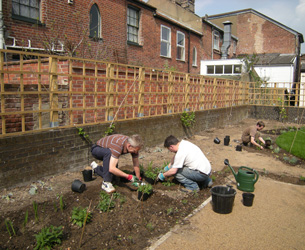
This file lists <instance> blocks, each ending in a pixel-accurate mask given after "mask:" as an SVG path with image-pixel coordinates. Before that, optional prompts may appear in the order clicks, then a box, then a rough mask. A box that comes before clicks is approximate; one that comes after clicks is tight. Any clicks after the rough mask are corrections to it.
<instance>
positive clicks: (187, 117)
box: [180, 111, 195, 128]
mask: <svg viewBox="0 0 305 250" xmlns="http://www.w3.org/2000/svg"><path fill="white" fill-rule="evenodd" d="M180 120H181V122H182V125H183V126H184V127H185V128H189V127H191V126H193V125H194V123H195V112H186V111H184V112H183V113H182V115H181V116H180Z"/></svg>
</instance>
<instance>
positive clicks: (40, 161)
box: [0, 106, 248, 188]
mask: <svg viewBox="0 0 305 250" xmlns="http://www.w3.org/2000/svg"><path fill="white" fill-rule="evenodd" d="M247 113H248V107H247V106H241V107H237V108H233V109H232V110H231V109H215V110H209V111H201V112H196V124H195V127H194V128H193V130H192V132H193V133H196V132H199V131H202V130H205V129H209V128H213V127H219V126H224V125H228V124H235V123H238V122H239V121H241V120H243V119H244V118H246V117H247ZM108 126H109V125H107V124H99V125H94V126H90V127H89V126H88V127H84V129H85V131H86V133H87V134H88V135H89V137H90V138H91V139H92V141H97V140H98V139H100V136H101V135H102V134H103V133H104V132H105V130H106V128H107V127H108ZM116 132H118V133H122V134H126V135H131V134H135V133H137V134H140V135H141V136H142V137H143V138H144V140H145V146H146V147H153V146H156V145H159V144H160V143H163V141H164V139H165V138H166V137H167V136H168V135H170V134H173V135H175V136H177V137H178V138H182V137H183V136H185V135H186V133H185V131H184V130H183V127H182V125H181V121H180V117H179V115H170V116H163V117H154V118H143V119H139V120H131V121H124V122H120V123H116ZM0 152H1V157H0V159H1V162H0V188H10V187H14V186H22V185H25V184H27V183H30V182H34V181H37V180H39V179H40V178H42V177H47V176H51V175H54V174H58V173H63V172H65V171H79V170H81V169H83V168H84V167H85V166H86V165H87V164H88V146H87V144H86V142H84V141H83V140H82V139H81V138H80V136H79V135H78V131H77V130H76V129H75V128H70V129H59V130H56V129H54V130H52V131H48V132H41V133H36V134H27V135H20V136H11V137H6V138H1V139H0ZM92 160H93V158H92V157H91V155H89V162H91V161H92Z"/></svg>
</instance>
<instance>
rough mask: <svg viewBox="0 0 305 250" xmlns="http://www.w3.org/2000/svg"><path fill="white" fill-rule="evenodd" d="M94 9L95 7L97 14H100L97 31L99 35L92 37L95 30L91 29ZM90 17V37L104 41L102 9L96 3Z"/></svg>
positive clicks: (91, 9)
mask: <svg viewBox="0 0 305 250" xmlns="http://www.w3.org/2000/svg"><path fill="white" fill-rule="evenodd" d="M93 7H95V10H96V11H97V14H98V15H97V17H98V21H97V25H98V27H97V31H98V34H97V36H94V35H92V32H91V31H92V30H93V29H92V28H91V26H92V20H91V13H92V11H93ZM89 15H90V20H89V37H90V38H93V39H102V17H101V12H100V9H99V7H98V5H97V4H96V3H95V4H92V6H91V8H90V13H89ZM94 32H95V29H94Z"/></svg>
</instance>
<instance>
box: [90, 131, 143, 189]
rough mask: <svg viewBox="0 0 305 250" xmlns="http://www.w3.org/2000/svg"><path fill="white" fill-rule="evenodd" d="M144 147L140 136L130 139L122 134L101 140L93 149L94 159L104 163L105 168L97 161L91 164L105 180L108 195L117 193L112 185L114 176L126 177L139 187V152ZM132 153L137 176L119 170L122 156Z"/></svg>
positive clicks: (133, 136)
mask: <svg viewBox="0 0 305 250" xmlns="http://www.w3.org/2000/svg"><path fill="white" fill-rule="evenodd" d="M142 147H143V141H142V138H141V137H140V136H139V135H132V136H130V137H128V136H126V135H121V134H115V135H109V136H106V137H103V138H101V139H100V140H98V141H97V142H96V144H94V145H93V146H92V147H91V154H92V156H93V157H94V158H96V159H98V160H101V161H103V166H100V165H98V164H97V163H96V162H95V161H93V162H92V163H91V167H92V169H93V171H94V172H95V173H96V174H97V175H99V176H101V177H102V178H103V183H102V187H101V188H102V189H103V190H104V191H106V192H107V193H112V192H115V188H114V187H113V185H112V183H111V182H112V178H113V176H114V175H115V176H119V177H124V178H126V179H127V180H129V181H130V182H132V183H133V185H135V186H137V182H138V181H139V179H140V168H139V151H140V150H141V148H142ZM128 153H130V154H131V156H132V162H133V167H134V171H135V175H136V176H134V175H131V174H126V173H124V172H123V171H121V170H120V169H118V168H117V166H118V161H119V158H120V156H121V155H123V154H128Z"/></svg>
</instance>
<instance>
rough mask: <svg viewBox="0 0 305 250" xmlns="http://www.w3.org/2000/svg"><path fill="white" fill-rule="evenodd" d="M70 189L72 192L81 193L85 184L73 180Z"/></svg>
mask: <svg viewBox="0 0 305 250" xmlns="http://www.w3.org/2000/svg"><path fill="white" fill-rule="evenodd" d="M71 188H72V191H74V192H78V193H82V192H84V191H85V189H86V184H84V183H82V182H81V181H80V180H74V181H73V182H72V186H71Z"/></svg>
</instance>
